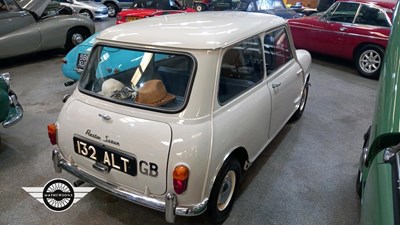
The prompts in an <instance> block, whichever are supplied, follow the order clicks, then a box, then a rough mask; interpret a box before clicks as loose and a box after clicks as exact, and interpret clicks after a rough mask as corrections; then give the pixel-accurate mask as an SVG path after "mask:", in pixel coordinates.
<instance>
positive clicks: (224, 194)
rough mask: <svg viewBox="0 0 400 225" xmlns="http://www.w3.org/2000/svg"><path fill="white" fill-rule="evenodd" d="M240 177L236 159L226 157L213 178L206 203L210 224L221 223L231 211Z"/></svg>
mask: <svg viewBox="0 0 400 225" xmlns="http://www.w3.org/2000/svg"><path fill="white" fill-rule="evenodd" d="M240 177H241V167H240V163H239V161H238V160H236V159H234V158H228V159H227V160H226V161H225V162H224V164H223V166H222V167H221V170H220V171H219V173H218V176H217V178H216V179H215V182H214V186H213V188H212V190H211V194H210V199H209V201H208V205H207V212H208V216H209V219H210V222H211V223H212V224H218V223H222V222H223V221H224V220H225V219H226V218H228V216H229V214H230V212H231V211H232V206H233V203H234V201H235V197H236V193H237V191H238V187H239V181H240Z"/></svg>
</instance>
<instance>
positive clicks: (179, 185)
mask: <svg viewBox="0 0 400 225" xmlns="http://www.w3.org/2000/svg"><path fill="white" fill-rule="evenodd" d="M173 178H174V191H175V193H177V194H182V193H183V192H184V191H186V188H187V184H188V180H189V169H188V168H187V167H186V166H184V165H180V166H177V167H175V169H174V173H173Z"/></svg>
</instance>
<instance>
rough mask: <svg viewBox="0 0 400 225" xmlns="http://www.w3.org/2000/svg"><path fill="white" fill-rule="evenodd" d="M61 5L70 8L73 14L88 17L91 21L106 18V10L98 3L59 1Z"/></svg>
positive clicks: (70, 0)
mask: <svg viewBox="0 0 400 225" xmlns="http://www.w3.org/2000/svg"><path fill="white" fill-rule="evenodd" d="M59 1H60V3H61V5H63V6H67V7H70V8H72V9H74V10H75V12H77V13H79V14H82V15H85V16H87V17H90V18H91V19H104V18H108V8H107V7H106V6H105V5H103V4H101V3H98V2H94V1H89V0H59Z"/></svg>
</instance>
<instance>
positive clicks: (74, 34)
mask: <svg viewBox="0 0 400 225" xmlns="http://www.w3.org/2000/svg"><path fill="white" fill-rule="evenodd" d="M88 37H89V32H88V31H86V30H85V29H83V28H72V29H71V30H69V31H68V33H67V40H66V42H65V49H66V50H67V51H69V50H71V49H73V48H74V47H75V46H77V45H79V44H80V43H82V42H83V41H84V40H85V39H86V38H88Z"/></svg>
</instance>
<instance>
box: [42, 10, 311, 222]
mask: <svg viewBox="0 0 400 225" xmlns="http://www.w3.org/2000/svg"><path fill="white" fill-rule="evenodd" d="M237 18H240V19H237ZM160 34H162V35H160ZM143 37H146V38H143ZM119 53H120V54H121V55H119ZM121 56H123V57H121ZM122 58H123V60H120V59H122ZM310 64H311V56H310V54H309V53H308V52H307V51H305V50H296V49H295V47H294V45H293V41H292V38H291V33H290V29H289V27H288V24H287V22H286V21H285V20H284V19H282V18H279V17H276V16H272V15H267V14H259V13H254V14H253V13H247V12H228V11H225V12H204V13H199V14H197V13H187V14H186V13H185V14H175V15H167V16H158V17H153V18H149V19H146V20H138V21H136V22H135V23H126V24H122V25H118V26H114V27H110V28H108V29H106V30H105V31H103V32H102V33H100V34H99V35H98V36H97V38H96V42H95V45H94V47H93V49H92V52H91V54H90V56H89V59H88V62H87V64H86V66H85V68H84V70H83V73H82V76H81V78H80V81H79V84H78V86H77V88H76V90H75V91H74V92H73V94H72V95H71V96H70V97H69V98H67V99H65V100H66V102H65V105H64V106H63V108H62V110H61V112H60V115H59V118H58V121H57V122H56V123H54V124H49V126H48V129H49V137H50V140H51V142H52V144H54V145H56V148H55V149H54V150H53V156H52V157H53V162H54V168H55V170H56V172H61V171H62V170H66V171H67V172H69V173H71V174H73V175H75V176H76V177H78V178H79V179H80V180H82V181H85V182H88V183H90V184H92V185H94V186H96V187H98V188H100V189H102V190H105V191H107V192H109V193H112V194H114V195H116V196H118V197H120V198H123V199H126V200H128V201H131V202H134V203H137V204H140V205H143V206H146V207H149V208H152V209H155V210H159V211H162V212H164V213H165V216H166V220H167V221H168V222H173V221H174V218H175V215H179V216H194V215H199V214H201V213H203V212H205V211H206V210H208V212H209V215H210V218H211V222H212V223H219V222H222V221H224V220H225V219H226V218H227V217H228V215H229V213H230V212H231V209H232V206H233V202H234V199H235V196H236V194H237V192H238V184H239V181H240V177H241V175H242V172H243V171H245V170H247V169H248V168H249V166H250V165H251V164H252V163H253V162H254V160H256V158H257V156H258V155H259V154H260V153H261V152H262V151H263V150H264V149H265V148H266V146H267V145H268V143H270V141H271V140H272V139H273V138H274V137H275V135H276V134H277V133H278V132H279V131H280V130H281V128H282V127H283V126H284V125H285V124H286V123H287V122H288V121H289V120H290V119H294V120H295V119H299V118H300V117H301V116H302V114H303V111H304V108H305V105H306V100H307V96H308V87H309V85H308V82H309V78H310V74H309V69H310Z"/></svg>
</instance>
